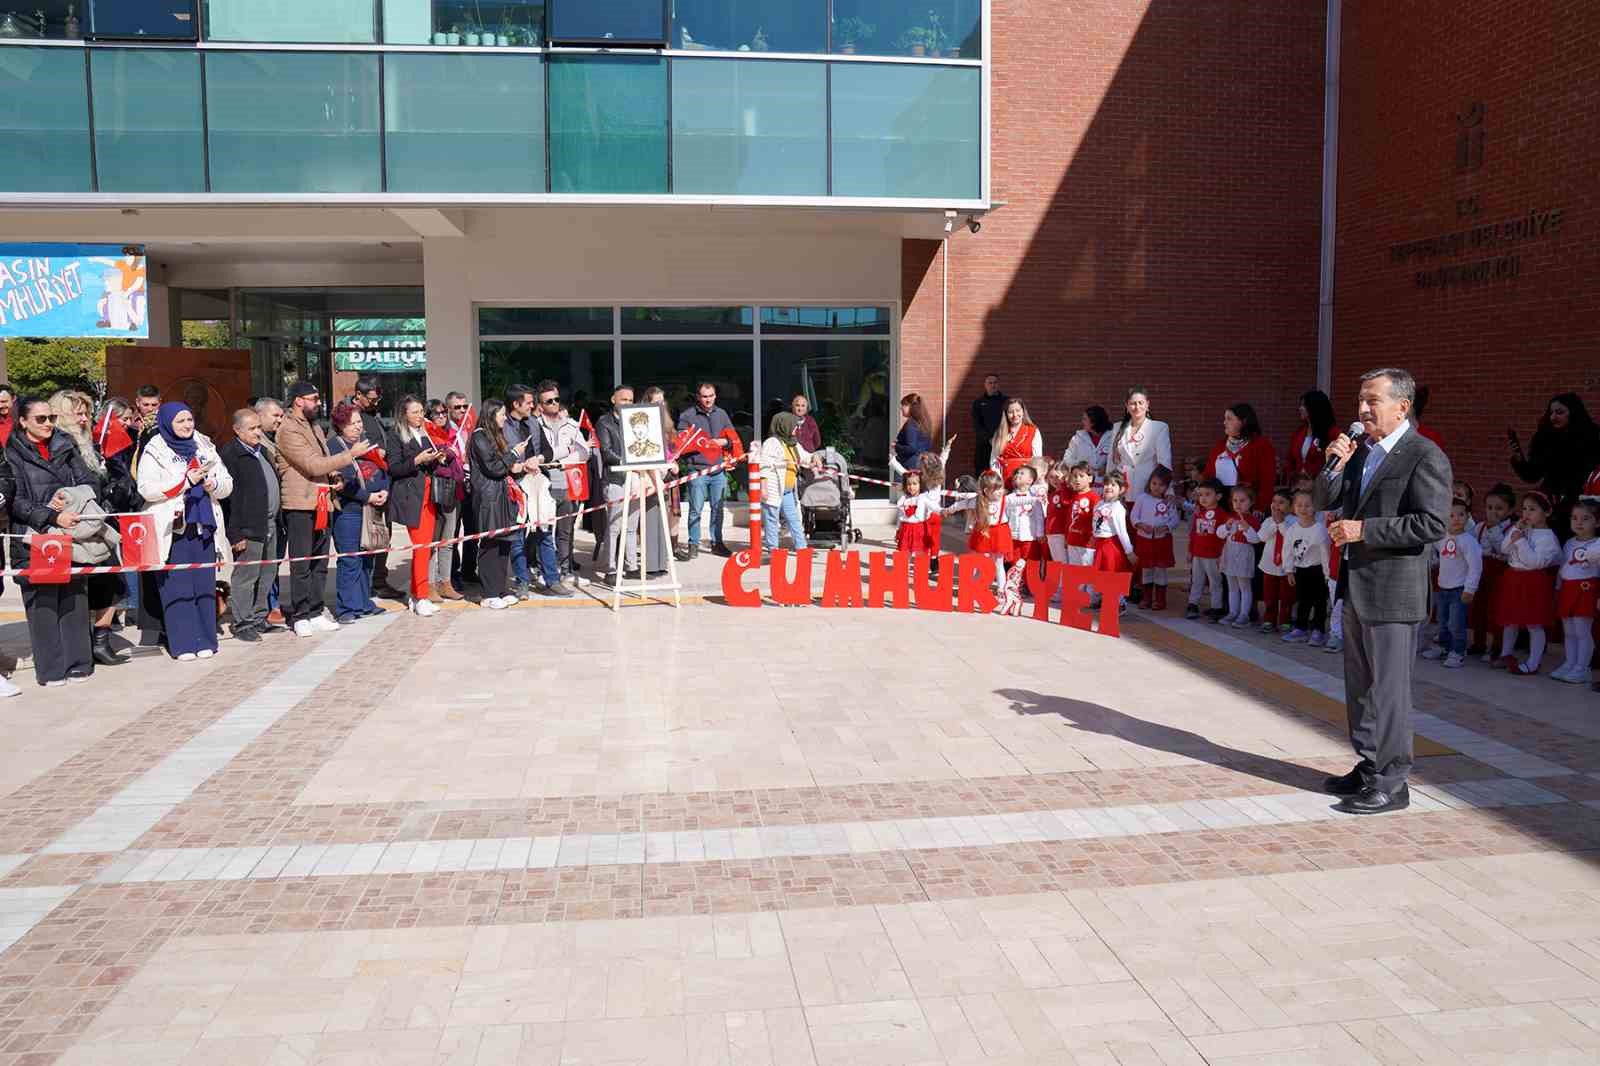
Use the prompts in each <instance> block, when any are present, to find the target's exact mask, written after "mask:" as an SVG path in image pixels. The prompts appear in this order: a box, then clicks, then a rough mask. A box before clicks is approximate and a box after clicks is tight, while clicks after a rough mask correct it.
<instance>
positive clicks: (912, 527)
mask: <svg viewBox="0 0 1600 1066" xmlns="http://www.w3.org/2000/svg"><path fill="white" fill-rule="evenodd" d="M894 547H895V551H902V552H925V551H928V550H929V549H928V523H926V522H901V523H900V526H899V528H898V529H896V530H895V531H894Z"/></svg>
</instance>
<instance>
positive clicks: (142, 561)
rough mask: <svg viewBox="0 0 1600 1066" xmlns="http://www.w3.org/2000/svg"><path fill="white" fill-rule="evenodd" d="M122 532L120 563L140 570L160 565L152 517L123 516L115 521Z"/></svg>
mask: <svg viewBox="0 0 1600 1066" xmlns="http://www.w3.org/2000/svg"><path fill="white" fill-rule="evenodd" d="M117 525H118V527H119V528H120V530H121V532H122V563H123V565H124V566H137V567H139V568H140V569H141V570H145V569H149V568H151V567H156V566H160V565H161V556H160V554H159V553H160V550H161V549H160V547H159V545H158V542H157V540H156V520H155V516H154V515H148V514H125V515H123V516H122V517H120V518H118V519H117Z"/></svg>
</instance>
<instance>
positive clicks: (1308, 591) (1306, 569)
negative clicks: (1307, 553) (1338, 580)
mask: <svg viewBox="0 0 1600 1066" xmlns="http://www.w3.org/2000/svg"><path fill="white" fill-rule="evenodd" d="M1294 627H1295V628H1296V629H1304V630H1305V631H1306V632H1308V633H1309V632H1312V631H1322V630H1326V629H1327V628H1328V575H1326V574H1324V573H1323V572H1322V567H1320V566H1297V567H1295V568H1294Z"/></svg>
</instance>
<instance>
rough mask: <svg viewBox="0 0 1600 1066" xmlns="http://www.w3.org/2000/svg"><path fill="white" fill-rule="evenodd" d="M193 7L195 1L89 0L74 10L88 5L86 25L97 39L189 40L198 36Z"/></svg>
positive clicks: (197, 22)
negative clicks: (87, 24)
mask: <svg viewBox="0 0 1600 1066" xmlns="http://www.w3.org/2000/svg"><path fill="white" fill-rule="evenodd" d="M196 6H197V4H196V0H89V2H88V3H87V4H85V3H79V4H78V5H77V8H76V10H77V11H79V12H82V11H83V10H84V8H85V7H88V9H89V23H90V28H91V29H92V30H93V32H94V35H95V36H96V37H99V38H107V37H120V38H130V37H131V38H138V39H139V40H150V39H156V40H169V41H192V40H195V39H196V38H197V37H198V36H199V35H200V19H199V18H198V17H196V14H195V8H196ZM79 17H80V18H81V17H82V15H80V16H79Z"/></svg>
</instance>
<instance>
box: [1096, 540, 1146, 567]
mask: <svg viewBox="0 0 1600 1066" xmlns="http://www.w3.org/2000/svg"><path fill="white" fill-rule="evenodd" d="M1135 550H1136V551H1137V549H1135ZM1139 562H1140V563H1141V564H1143V563H1144V558H1143V556H1141V557H1140V559H1139ZM1094 568H1095V569H1096V570H1104V571H1106V572H1108V573H1112V574H1131V573H1132V572H1133V564H1132V563H1131V562H1129V561H1128V553H1127V552H1125V551H1123V550H1122V541H1120V540H1118V539H1117V538H1116V537H1096V538H1095V541H1094Z"/></svg>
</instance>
